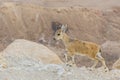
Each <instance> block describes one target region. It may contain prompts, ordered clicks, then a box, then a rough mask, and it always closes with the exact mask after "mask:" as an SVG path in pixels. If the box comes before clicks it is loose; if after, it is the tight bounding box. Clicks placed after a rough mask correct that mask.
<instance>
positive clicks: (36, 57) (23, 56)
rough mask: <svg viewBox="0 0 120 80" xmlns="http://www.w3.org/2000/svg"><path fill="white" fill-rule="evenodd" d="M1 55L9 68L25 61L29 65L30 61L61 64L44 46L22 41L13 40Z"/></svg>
mask: <svg viewBox="0 0 120 80" xmlns="http://www.w3.org/2000/svg"><path fill="white" fill-rule="evenodd" d="M1 54H2V56H3V57H4V58H5V59H6V61H7V63H8V65H9V66H13V65H17V64H22V63H25V62H26V60H27V63H28V62H29V63H31V62H30V61H37V62H42V63H43V64H61V63H62V61H61V60H60V58H59V57H58V56H57V55H56V54H55V53H54V52H53V51H51V50H50V49H48V48H47V47H45V46H44V45H42V44H38V43H36V42H32V41H27V40H24V39H17V40H15V41H14V42H12V43H11V44H10V45H9V46H8V47H7V48H6V49H5V50H4V51H2V53H1ZM27 63H25V64H27Z"/></svg>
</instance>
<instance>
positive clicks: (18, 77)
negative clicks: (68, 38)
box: [0, 40, 120, 80]
mask: <svg viewBox="0 0 120 80" xmlns="http://www.w3.org/2000/svg"><path fill="white" fill-rule="evenodd" d="M1 54H2V57H3V58H4V59H5V60H6V62H7V68H2V67H0V80H120V76H119V75H120V70H117V69H114V70H110V71H108V72H105V70H104V69H103V68H102V67H101V68H97V69H94V70H92V71H90V70H89V69H88V68H86V67H84V66H82V67H69V66H65V64H64V63H61V62H62V61H60V59H59V58H58V56H56V54H55V53H54V52H52V51H51V50H50V49H48V48H47V47H45V46H43V45H42V44H37V43H35V42H31V41H27V40H15V41H14V42H13V43H11V44H10V45H9V46H8V47H7V48H6V49H5V50H3V51H2V52H1ZM48 55H49V57H48ZM43 57H44V58H43ZM46 57H47V58H46ZM51 57H52V58H51ZM51 61H52V62H51ZM56 61H57V62H56Z"/></svg>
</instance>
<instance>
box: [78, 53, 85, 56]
mask: <svg viewBox="0 0 120 80" xmlns="http://www.w3.org/2000/svg"><path fill="white" fill-rule="evenodd" d="M76 55H80V56H86V55H85V54H83V53H76Z"/></svg>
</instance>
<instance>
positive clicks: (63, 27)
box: [61, 24, 67, 32]
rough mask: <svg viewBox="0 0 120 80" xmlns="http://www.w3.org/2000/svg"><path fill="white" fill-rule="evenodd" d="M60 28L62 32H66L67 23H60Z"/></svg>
mask: <svg viewBox="0 0 120 80" xmlns="http://www.w3.org/2000/svg"><path fill="white" fill-rule="evenodd" d="M61 30H62V32H66V31H67V24H66V25H62V27H61Z"/></svg>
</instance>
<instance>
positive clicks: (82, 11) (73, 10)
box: [0, 0, 120, 68]
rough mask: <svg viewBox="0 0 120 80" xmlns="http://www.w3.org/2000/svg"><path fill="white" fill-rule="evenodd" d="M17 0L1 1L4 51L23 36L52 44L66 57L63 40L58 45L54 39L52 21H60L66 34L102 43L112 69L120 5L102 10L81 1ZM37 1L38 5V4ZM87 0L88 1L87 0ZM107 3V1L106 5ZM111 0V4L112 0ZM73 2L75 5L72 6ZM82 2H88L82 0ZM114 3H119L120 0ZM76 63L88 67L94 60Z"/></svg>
mask: <svg viewBox="0 0 120 80" xmlns="http://www.w3.org/2000/svg"><path fill="white" fill-rule="evenodd" d="M8 1H11V0H8ZM15 1H16V2H7V0H6V1H2V0H1V3H0V50H1V51H2V50H3V49H5V48H6V47H7V46H8V45H9V44H10V43H11V42H13V41H14V40H15V39H18V38H20V39H27V40H31V41H35V42H42V43H44V44H45V45H50V48H51V46H52V48H53V50H54V51H55V52H56V53H57V54H58V53H59V55H60V57H61V59H64V58H63V54H62V53H63V52H64V51H63V52H61V49H60V48H63V49H64V47H63V45H61V42H59V44H58V45H57V44H55V41H53V39H52V37H53V33H54V30H53V28H52V22H59V23H62V24H68V28H69V29H68V32H67V33H68V35H69V36H71V37H72V38H78V39H81V40H86V41H92V42H95V43H98V44H100V45H102V53H103V57H104V58H105V59H106V61H107V65H108V67H110V68H111V66H112V64H113V63H114V62H115V61H116V60H117V59H118V58H119V56H120V55H119V52H120V49H119V48H120V35H119V34H120V27H119V26H120V24H119V21H120V8H119V6H118V5H116V6H111V8H109V9H104V10H102V9H99V8H96V9H95V8H93V7H89V5H88V6H83V7H82V6H79V5H77V6H76V4H77V3H79V0H77V1H78V2H77V1H76V2H74V1H71V0H68V1H67V0H66V1H59V0H52V1H50V0H40V1H38V0H35V1H32V0H30V1H29V2H30V3H28V0H24V1H23V0H21V2H20V1H19V0H15ZM37 1H38V4H36V2H37ZM85 1H86V2H88V3H89V1H88V0H85ZM98 1H99V0H98ZM115 1H117V0H115ZM93 2H94V0H93ZM106 2H107V1H106V0H105V4H106ZM109 2H111V4H112V1H111V0H110V1H109ZM72 3H73V5H71V4H72ZM83 3H85V2H84V1H83ZM90 3H92V2H90ZM95 3H96V2H95ZM115 3H119V1H117V2H115ZM57 4H58V5H57ZM96 4H97V3H96ZM52 5H53V6H52ZM103 7H104V6H103ZM59 45H61V46H59ZM54 47H57V48H54ZM84 59H85V60H84ZM76 63H77V64H78V66H82V65H86V66H89V65H90V64H91V63H92V62H91V61H90V60H89V59H86V58H81V57H76Z"/></svg>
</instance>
